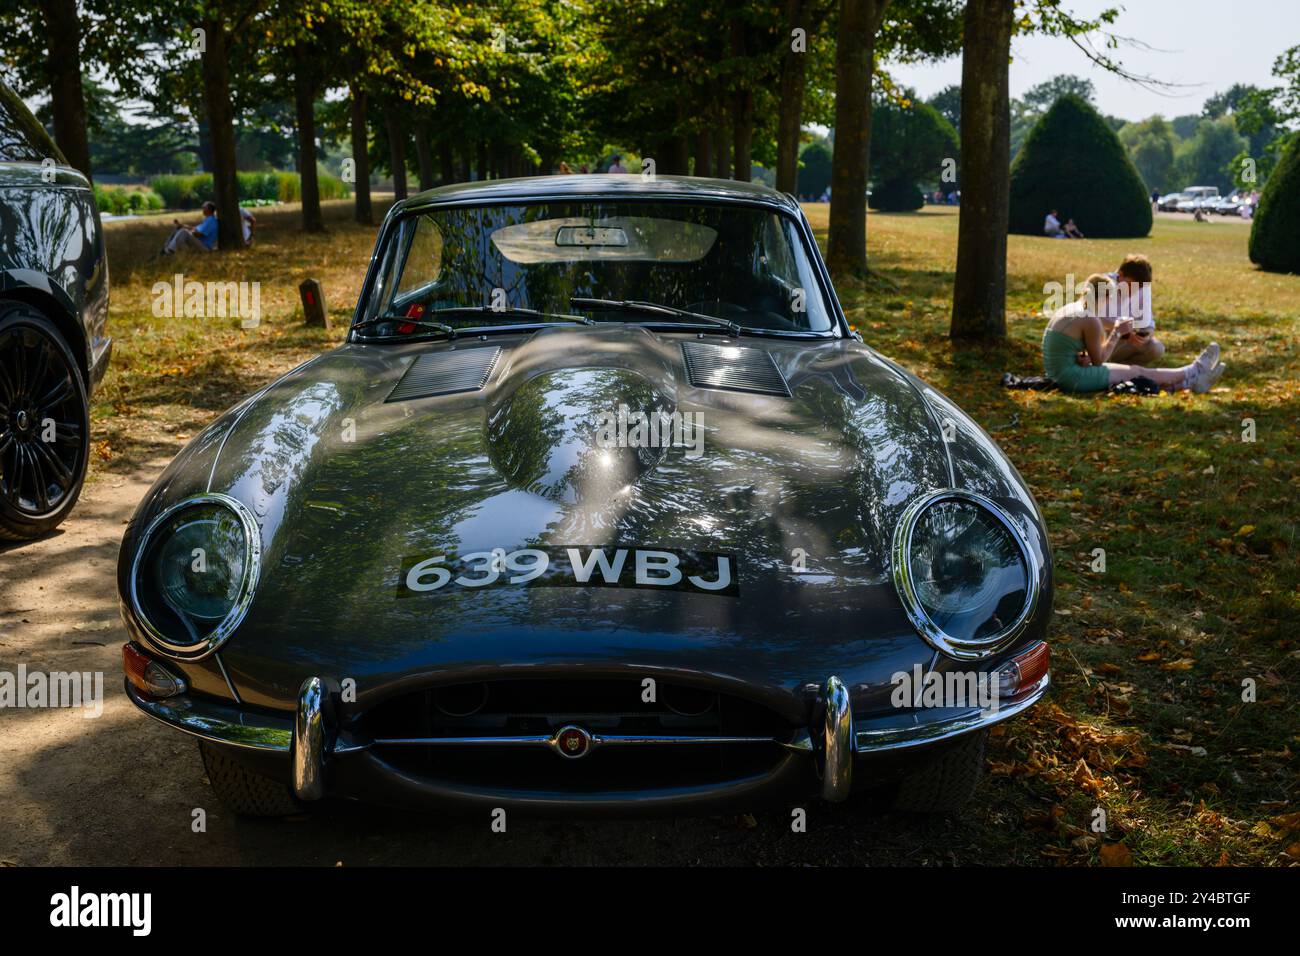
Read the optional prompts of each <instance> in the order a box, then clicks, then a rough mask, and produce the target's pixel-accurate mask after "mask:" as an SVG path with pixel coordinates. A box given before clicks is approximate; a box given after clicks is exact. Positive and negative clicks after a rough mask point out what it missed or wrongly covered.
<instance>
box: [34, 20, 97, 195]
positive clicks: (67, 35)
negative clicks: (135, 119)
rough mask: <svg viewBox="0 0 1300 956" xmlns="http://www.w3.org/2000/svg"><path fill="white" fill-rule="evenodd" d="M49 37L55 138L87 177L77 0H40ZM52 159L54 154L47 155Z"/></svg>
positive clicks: (70, 161) (48, 65) (65, 155)
mask: <svg viewBox="0 0 1300 956" xmlns="http://www.w3.org/2000/svg"><path fill="white" fill-rule="evenodd" d="M41 11H42V12H43V13H44V15H45V35H46V36H47V37H48V38H49V40H48V44H49V49H48V51H47V55H46V60H45V68H46V72H47V73H48V74H49V83H50V109H51V110H52V111H53V113H54V141H55V142H56V143H58V145H59V149H60V150H61V151H62V152H63V158H64V159H66V160H67V161H68V165H69V166H72V167H73V168H74V169H79V170H81V171H82V172H83V173H85V174H86V177H87V178H89V177H90V144H89V143H88V142H87V140H86V96H85V92H84V90H82V88H81V24H80V22H79V21H78V19H77V0H41ZM50 158H51V159H53V158H54V157H52V156H51V157H50Z"/></svg>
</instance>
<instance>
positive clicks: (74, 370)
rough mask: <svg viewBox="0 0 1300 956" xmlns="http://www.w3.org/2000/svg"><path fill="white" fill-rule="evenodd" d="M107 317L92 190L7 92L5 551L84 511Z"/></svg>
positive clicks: (1, 126) (1, 251)
mask: <svg viewBox="0 0 1300 956" xmlns="http://www.w3.org/2000/svg"><path fill="white" fill-rule="evenodd" d="M107 317H108V262H107V259H106V257H105V254H104V241H103V233H102V230H101V227H100V223H99V211H98V210H97V209H96V208H95V196H94V193H93V192H92V191H91V188H90V183H89V182H87V180H86V177H85V176H83V175H82V174H81V173H79V172H77V170H75V169H73V168H72V167H71V166H69V165H68V163H67V160H65V159H64V158H63V155H62V154H61V153H60V152H59V149H58V147H57V146H55V145H54V142H53V140H51V139H50V137H49V134H47V133H46V132H45V129H44V127H42V126H41V124H40V123H38V122H37V121H36V118H35V117H34V116H32V114H31V113H30V112H29V111H28V109H27V107H26V106H24V105H23V101H22V100H20V99H19V98H18V97H17V96H16V95H15V94H14V93H13V91H12V90H10V89H9V88H8V87H6V86H5V85H4V84H2V83H0V540H3V539H26V538H36V537H39V536H41V535H43V534H45V533H47V532H49V531H51V530H53V529H54V528H55V527H56V526H58V524H59V523H60V522H62V521H63V519H64V518H66V517H67V516H68V513H69V512H71V511H72V507H73V505H75V504H76V502H77V496H78V495H79V494H80V493H81V485H82V482H83V481H84V480H85V477H86V465H87V462H88V461H89V457H90V412H89V405H88V396H89V395H90V394H91V392H92V391H93V390H94V389H95V386H96V385H98V384H99V381H100V379H101V378H102V377H103V375H104V370H105V369H106V368H107V367H108V357H109V355H110V354H111V352H112V340H111V339H109V338H108V336H107V334H106V333H105V322H106V320H107Z"/></svg>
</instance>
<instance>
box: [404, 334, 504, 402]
mask: <svg viewBox="0 0 1300 956" xmlns="http://www.w3.org/2000/svg"><path fill="white" fill-rule="evenodd" d="M500 354H501V349H499V348H495V347H494V348H477V349H465V350H463V351H454V352H428V353H426V354H424V355H421V356H420V357H419V358H417V359H416V360H415V361H414V362H412V363H411V367H410V368H408V369H407V370H406V374H405V375H403V376H402V380H401V381H400V382H398V383H397V387H396V388H394V389H393V392H392V394H391V395H389V396H388V398H387V399H385V401H389V402H400V401H404V400H407V399H412V398H431V397H432V396H434V395H454V394H455V393H457V392H477V391H478V390H479V389H480V388H482V387H483V386H484V385H486V384H487V380H488V376H490V375H491V374H492V369H493V368H494V367H495V366H496V364H497V357H498V356H499V355H500Z"/></svg>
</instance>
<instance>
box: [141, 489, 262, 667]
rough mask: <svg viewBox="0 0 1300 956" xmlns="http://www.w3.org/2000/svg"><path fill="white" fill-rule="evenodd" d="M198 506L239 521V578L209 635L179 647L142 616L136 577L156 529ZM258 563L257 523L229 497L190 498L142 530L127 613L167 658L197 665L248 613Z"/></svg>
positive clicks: (201, 496) (214, 495)
mask: <svg viewBox="0 0 1300 956" xmlns="http://www.w3.org/2000/svg"><path fill="white" fill-rule="evenodd" d="M201 505H216V506H218V507H222V508H225V509H226V510H228V511H230V512H232V513H233V514H234V515H235V517H236V518H237V519H238V520H239V524H240V527H241V528H242V530H243V534H244V554H243V559H244V564H243V577H242V579H241V581H240V584H239V588H238V591H237V594H236V597H235V600H234V603H233V604H232V606H231V608H230V610H229V611H228V612H226V614H225V616H224V617H223V618H221V620H220V621H219V622H218V624H217V626H216V627H215V628H213V629H212V630H211V631H209V632H208V633H207V634H206V635H205V636H204V637H203V639H202V640H200V641H198V642H197V643H193V644H179V643H177V642H175V641H174V640H172V639H170V638H168V637H167V635H166V634H165V633H164V632H163V631H162V630H161V629H160V628H158V626H157V625H156V624H155V623H154V622H153V621H151V620H150V619H149V616H148V614H146V613H145V610H144V607H143V605H142V604H141V602H140V594H139V587H140V574H141V571H142V567H141V565H142V563H143V561H144V558H145V555H147V554H148V553H149V551H150V548H151V545H152V544H153V538H154V535H155V534H156V532H157V531H158V529H159V528H161V527H163V526H164V525H165V524H166V523H167V522H169V521H170V520H171V519H172V518H173V517H175V516H176V515H177V514H178V513H180V512H182V511H185V510H187V509H190V508H195V507H198V506H201ZM261 563H262V533H261V529H260V528H259V527H258V524H257V519H256V518H255V517H254V516H253V513H252V512H251V511H250V510H249V509H248V507H247V506H246V505H245V504H244V503H243V502H242V501H239V500H238V499H237V498H232V497H231V496H230V495H223V494H216V493H207V494H200V495H194V496H192V497H189V498H186V499H184V500H182V501H178V502H176V503H175V504H174V505H171V506H170V507H168V508H166V509H165V510H164V511H163V512H162V513H161V514H159V515H158V516H157V517H155V518H154V519H153V520H152V521H151V522H149V526H148V527H147V528H145V531H144V534H142V535H141V536H140V540H139V541H138V542H137V543H136V550H135V557H134V558H132V560H131V576H130V580H129V582H128V588H129V590H128V594H129V598H130V603H131V611H132V613H133V614H134V615H135V619H136V621H137V622H138V623H139V625H140V629H141V631H142V632H143V636H144V638H145V639H146V640H147V641H148V642H149V643H150V644H151V645H153V646H154V648H155V649H157V650H159V651H161V652H162V653H163V654H165V655H167V656H168V657H172V658H176V659H178V660H187V661H197V660H202V659H203V658H205V657H207V656H208V655H209V654H211V653H213V652H214V651H215V650H217V648H219V647H220V646H221V645H222V644H224V643H225V642H226V641H227V640H228V639H229V638H230V635H231V634H233V633H234V631H235V629H236V628H237V627H239V625H240V623H241V622H242V621H243V620H244V615H245V614H247V613H248V608H249V606H250V605H251V604H252V603H253V595H254V594H255V593H256V591H257V580H258V576H259V573H260V571H261Z"/></svg>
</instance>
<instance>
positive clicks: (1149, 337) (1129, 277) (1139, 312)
mask: <svg viewBox="0 0 1300 956" xmlns="http://www.w3.org/2000/svg"><path fill="white" fill-rule="evenodd" d="M1107 275H1108V276H1109V277H1110V278H1111V279H1113V280H1114V281H1115V285H1114V286H1113V287H1112V288H1113V293H1114V294H1113V295H1111V296H1109V297H1108V298H1106V299H1104V300H1103V299H1098V300H1097V303H1096V306H1097V318H1099V319H1101V327H1102V330H1103V331H1105V332H1108V333H1109V332H1110V331H1111V330H1112V329H1113V328H1114V327H1115V323H1116V322H1118V321H1119V320H1120V319H1132V320H1133V332H1132V333H1131V334H1130V335H1129V337H1127V338H1125V339H1123V340H1121V341H1120V343H1119V344H1118V345H1117V346H1115V352H1114V354H1113V355H1111V357H1110V360H1111V361H1112V362H1120V363H1122V364H1126V365H1127V364H1131V365H1148V366H1150V365H1154V364H1155V363H1156V362H1157V361H1159V359H1160V356H1162V355H1164V354H1165V344H1164V343H1163V342H1161V341H1160V340H1159V339H1157V338H1156V316H1155V312H1153V311H1152V309H1151V276H1152V271H1151V260H1150V259H1148V258H1147V257H1146V256H1143V255H1137V254H1133V255H1128V256H1125V257H1124V261H1123V262H1121V263H1120V264H1119V268H1118V269H1116V270H1115V271H1114V272H1110V273H1107Z"/></svg>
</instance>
